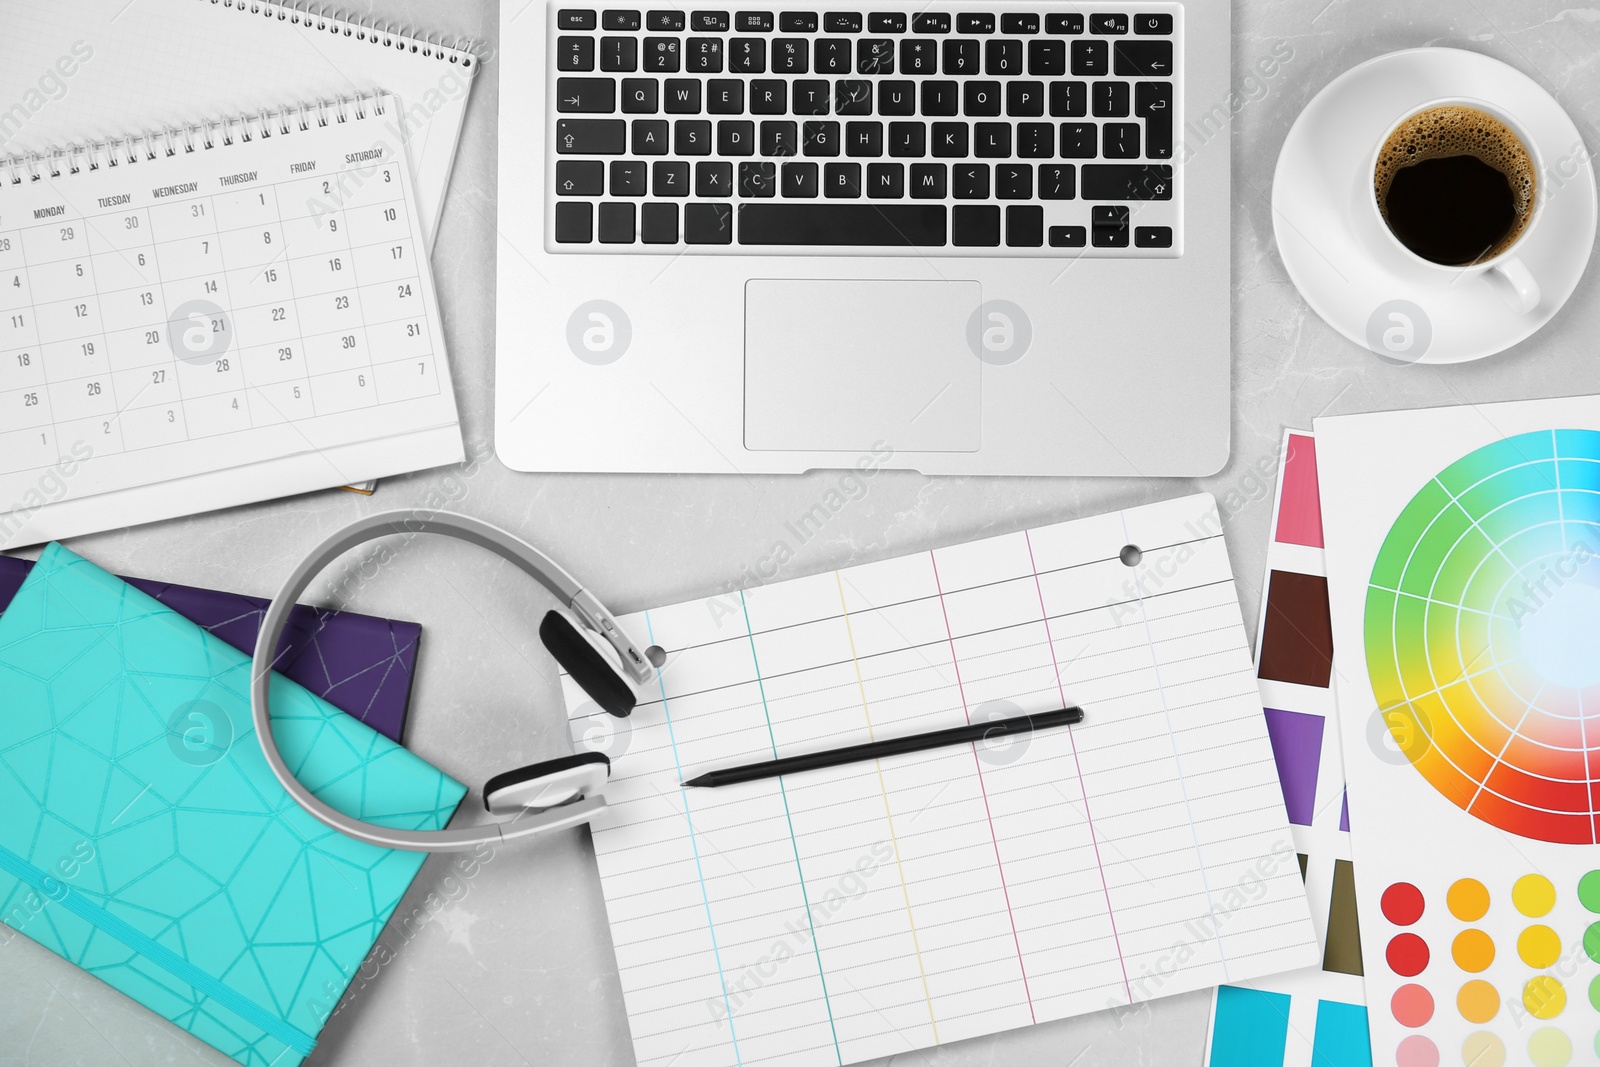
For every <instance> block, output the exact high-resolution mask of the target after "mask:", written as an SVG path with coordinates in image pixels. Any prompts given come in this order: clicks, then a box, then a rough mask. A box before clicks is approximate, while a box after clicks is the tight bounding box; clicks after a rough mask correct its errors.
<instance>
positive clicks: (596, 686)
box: [539, 611, 638, 718]
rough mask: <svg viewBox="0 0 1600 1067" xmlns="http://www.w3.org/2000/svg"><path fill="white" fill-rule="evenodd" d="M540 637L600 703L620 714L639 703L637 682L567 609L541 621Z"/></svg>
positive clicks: (551, 652) (616, 714)
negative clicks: (629, 678)
mask: <svg viewBox="0 0 1600 1067" xmlns="http://www.w3.org/2000/svg"><path fill="white" fill-rule="evenodd" d="M539 638H540V640H542V641H543V642H544V647H545V648H547V649H549V650H550V654H551V655H552V656H554V657H555V659H556V662H557V663H559V664H561V666H562V667H563V668H565V669H566V672H567V673H568V674H570V675H572V680H573V681H575V682H577V683H578V685H579V686H580V687H581V688H582V689H583V691H584V692H585V693H588V694H589V696H590V698H592V699H593V700H594V702H595V703H596V704H599V705H600V706H601V707H602V708H604V709H605V710H606V711H608V712H610V713H611V714H612V715H615V716H617V717H618V718H623V717H626V716H628V715H631V714H632V713H633V707H634V705H635V704H637V703H638V697H636V696H634V693H633V686H631V685H629V684H628V682H627V679H625V678H623V677H622V674H621V673H620V672H619V671H618V669H617V667H616V666H615V665H614V664H613V663H612V661H611V660H608V659H607V658H606V657H605V655H604V654H602V653H601V651H600V650H599V649H598V648H596V647H595V644H594V643H593V642H591V641H590V639H589V638H588V636H586V635H585V634H584V632H583V630H582V629H580V627H579V624H578V623H575V622H573V621H572V620H571V619H569V618H568V617H567V616H566V614H565V613H563V612H560V611H551V612H547V613H546V614H545V617H544V621H543V622H542V623H540V624H539ZM597 640H598V639H597ZM607 651H610V649H607Z"/></svg>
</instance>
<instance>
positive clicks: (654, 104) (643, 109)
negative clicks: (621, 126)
mask: <svg viewBox="0 0 1600 1067" xmlns="http://www.w3.org/2000/svg"><path fill="white" fill-rule="evenodd" d="M696 84H698V83H696ZM660 96H661V83H660V82H658V81H656V79H654V78H623V79H622V111H623V114H626V115H654V114H655V113H656V111H657V109H658V108H659V107H660V106H661V104H660Z"/></svg>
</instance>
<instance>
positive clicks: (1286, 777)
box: [1266, 708, 1324, 826]
mask: <svg viewBox="0 0 1600 1067" xmlns="http://www.w3.org/2000/svg"><path fill="white" fill-rule="evenodd" d="M1266 715H1267V735H1268V736H1269V737H1271V738H1272V758H1273V760H1274V762H1276V763H1277V765H1278V781H1279V782H1280V783H1281V784H1282V785H1283V806H1284V808H1285V809H1286V810H1287V811H1288V813H1289V821H1290V822H1292V823H1294V824H1295V825H1296V826H1310V825H1311V816H1312V813H1313V812H1314V811H1315V810H1316V806H1317V771H1318V769H1319V768H1320V767H1321V765H1322V727H1323V724H1324V721H1323V718H1322V716H1320V715H1306V714H1304V713H1303V712H1298V711H1279V710H1278V709H1277V708H1267V709H1266Z"/></svg>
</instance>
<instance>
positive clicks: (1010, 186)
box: [994, 163, 1033, 200]
mask: <svg viewBox="0 0 1600 1067" xmlns="http://www.w3.org/2000/svg"><path fill="white" fill-rule="evenodd" d="M994 197H995V199H996V200H1032V199H1033V165H1032V164H1031V163H1001V164H999V165H997V166H996V167H995V168H994Z"/></svg>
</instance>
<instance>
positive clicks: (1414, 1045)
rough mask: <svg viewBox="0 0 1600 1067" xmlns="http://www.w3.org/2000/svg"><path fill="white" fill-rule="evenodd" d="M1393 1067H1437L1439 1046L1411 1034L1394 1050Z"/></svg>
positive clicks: (1419, 1035) (1420, 1036)
mask: <svg viewBox="0 0 1600 1067" xmlns="http://www.w3.org/2000/svg"><path fill="white" fill-rule="evenodd" d="M1394 1062H1395V1067H1439V1046H1438V1045H1435V1044H1434V1043H1433V1042H1432V1041H1429V1040H1428V1039H1427V1038H1425V1037H1423V1036H1422V1035H1421V1034H1412V1035H1411V1036H1410V1037H1408V1038H1406V1039H1405V1040H1404V1041H1402V1042H1400V1047H1399V1048H1397V1049H1395V1050H1394Z"/></svg>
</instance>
